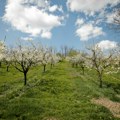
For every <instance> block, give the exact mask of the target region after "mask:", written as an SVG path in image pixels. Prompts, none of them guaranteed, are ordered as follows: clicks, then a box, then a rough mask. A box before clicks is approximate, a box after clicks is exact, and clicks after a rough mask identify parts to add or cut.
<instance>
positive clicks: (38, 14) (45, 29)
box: [3, 0, 63, 38]
mask: <svg viewBox="0 0 120 120" xmlns="http://www.w3.org/2000/svg"><path fill="white" fill-rule="evenodd" d="M33 4H34V5H33ZM49 7H50V5H49V1H48V0H8V1H7V5H6V7H5V14H4V16H3V20H4V21H6V22H8V23H10V24H11V25H12V26H13V27H14V28H15V29H17V30H19V31H21V32H24V33H28V34H30V35H31V36H38V35H40V36H41V37H44V38H50V37H51V34H52V33H51V30H52V29H53V28H54V27H58V26H60V25H62V19H63V16H57V15H55V14H50V13H48V12H47V10H48V8H49Z"/></svg>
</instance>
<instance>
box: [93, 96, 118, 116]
mask: <svg viewBox="0 0 120 120" xmlns="http://www.w3.org/2000/svg"><path fill="white" fill-rule="evenodd" d="M91 102H92V103H94V104H98V105H102V106H104V107H106V108H107V109H109V110H110V112H111V113H112V114H113V115H114V117H118V118H120V103H119V102H113V101H111V100H109V99H108V98H99V99H95V98H93V99H92V100H91Z"/></svg>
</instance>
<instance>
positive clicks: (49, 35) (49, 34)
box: [41, 31, 52, 39]
mask: <svg viewBox="0 0 120 120" xmlns="http://www.w3.org/2000/svg"><path fill="white" fill-rule="evenodd" d="M51 36H52V34H51V32H49V31H45V32H43V33H42V34H41V37H42V38H47V39H50V38H51Z"/></svg>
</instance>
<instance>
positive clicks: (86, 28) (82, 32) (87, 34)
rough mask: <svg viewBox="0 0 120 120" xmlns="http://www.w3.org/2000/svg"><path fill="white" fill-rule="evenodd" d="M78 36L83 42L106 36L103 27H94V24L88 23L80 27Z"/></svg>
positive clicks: (77, 31)
mask: <svg viewBox="0 0 120 120" xmlns="http://www.w3.org/2000/svg"><path fill="white" fill-rule="evenodd" d="M76 35H77V36H79V37H80V40H81V41H87V40H88V39H91V38H93V37H97V36H99V35H104V32H103V30H102V28H101V27H97V26H93V25H92V24H90V23H88V24H83V25H82V26H78V29H77V30H76Z"/></svg>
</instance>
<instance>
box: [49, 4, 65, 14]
mask: <svg viewBox="0 0 120 120" xmlns="http://www.w3.org/2000/svg"><path fill="white" fill-rule="evenodd" d="M49 11H50V12H55V11H60V12H63V9H62V6H58V5H53V6H50V7H49Z"/></svg>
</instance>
